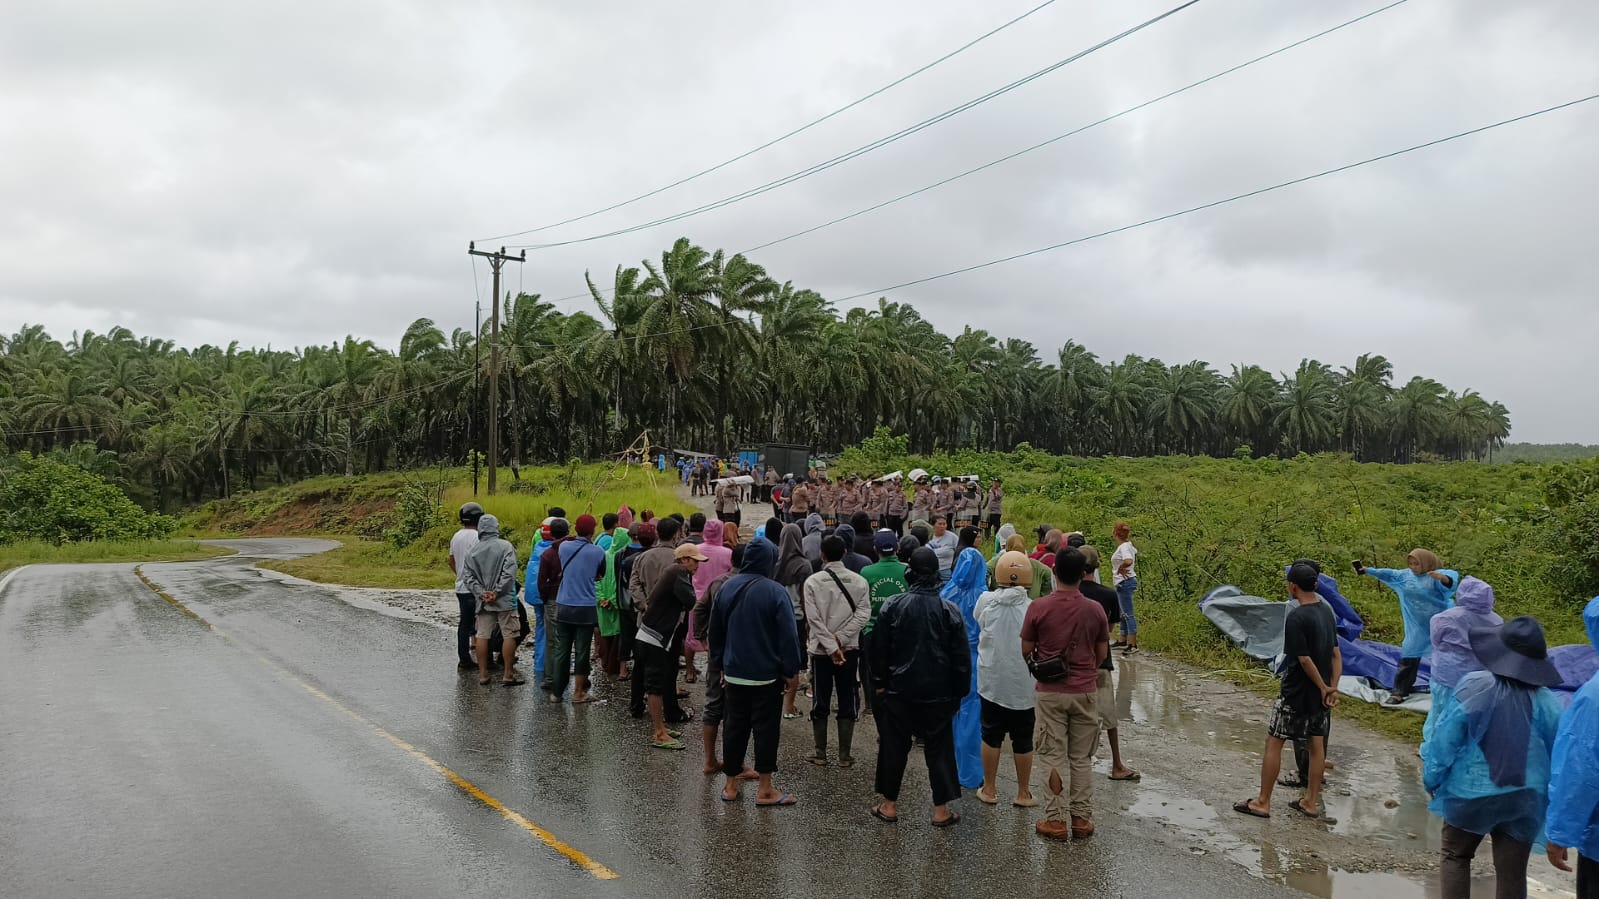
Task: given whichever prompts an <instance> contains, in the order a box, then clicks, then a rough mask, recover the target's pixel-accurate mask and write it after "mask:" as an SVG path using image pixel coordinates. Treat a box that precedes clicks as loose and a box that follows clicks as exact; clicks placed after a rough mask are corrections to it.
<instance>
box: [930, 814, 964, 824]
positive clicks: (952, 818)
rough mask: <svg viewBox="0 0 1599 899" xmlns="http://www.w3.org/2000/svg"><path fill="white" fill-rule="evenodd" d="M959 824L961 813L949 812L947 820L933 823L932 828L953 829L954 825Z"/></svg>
mask: <svg viewBox="0 0 1599 899" xmlns="http://www.w3.org/2000/svg"><path fill="white" fill-rule="evenodd" d="M959 823H961V813H960V812H950V813H949V817H948V818H945V819H944V820H942V821H934V822H933V826H934V827H954V826H955V825H957V824H959Z"/></svg>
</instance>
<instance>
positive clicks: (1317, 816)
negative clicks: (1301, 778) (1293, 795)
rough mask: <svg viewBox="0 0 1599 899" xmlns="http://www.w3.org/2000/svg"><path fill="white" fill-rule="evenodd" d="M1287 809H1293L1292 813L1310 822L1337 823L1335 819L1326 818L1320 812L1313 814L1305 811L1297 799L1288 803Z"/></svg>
mask: <svg viewBox="0 0 1599 899" xmlns="http://www.w3.org/2000/svg"><path fill="white" fill-rule="evenodd" d="M1288 807H1289V808H1291V809H1293V810H1294V811H1296V812H1298V813H1300V814H1301V815H1304V816H1305V817H1307V818H1309V819H1311V820H1312V821H1325V822H1327V823H1328V824H1337V823H1338V821H1337V819H1335V818H1329V817H1327V816H1326V815H1325V814H1323V813H1322V812H1320V811H1314V812H1308V811H1305V807H1304V805H1302V804H1301V802H1300V800H1298V799H1295V800H1294V801H1293V802H1290V803H1288Z"/></svg>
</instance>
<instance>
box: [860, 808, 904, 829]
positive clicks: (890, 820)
mask: <svg viewBox="0 0 1599 899" xmlns="http://www.w3.org/2000/svg"><path fill="white" fill-rule="evenodd" d="M867 811H868V812H871V815H872V817H873V818H876V819H877V820H879V821H881V822H883V823H884V824H898V823H899V816H898V815H885V814H883V807H882V806H880V805H874V806H872V807H871V808H869V809H867Z"/></svg>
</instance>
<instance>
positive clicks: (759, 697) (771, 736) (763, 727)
mask: <svg viewBox="0 0 1599 899" xmlns="http://www.w3.org/2000/svg"><path fill="white" fill-rule="evenodd" d="M723 702H724V703H725V705H726V716H725V717H724V719H723V722H722V773H723V774H726V775H727V776H728V777H737V776H738V775H739V774H742V773H743V771H744V755H745V753H747V752H748V751H749V745H750V735H751V734H753V735H754V736H755V772H756V773H757V774H772V773H774V772H776V771H777V741H778V738H779V737H780V736H782V723H783V682H782V681H780V680H779V681H773V682H772V683H769V684H762V685H761V686H759V687H746V686H744V685H743V684H728V685H727V688H726V690H725V693H724V696H723Z"/></svg>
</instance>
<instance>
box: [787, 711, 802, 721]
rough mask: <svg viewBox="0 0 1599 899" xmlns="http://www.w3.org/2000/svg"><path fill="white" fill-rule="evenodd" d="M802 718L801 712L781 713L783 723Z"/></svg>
mask: <svg viewBox="0 0 1599 899" xmlns="http://www.w3.org/2000/svg"><path fill="white" fill-rule="evenodd" d="M803 717H805V714H804V713H803V712H793V713H789V712H784V713H783V720H784V721H793V720H794V719H796V718H803Z"/></svg>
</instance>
